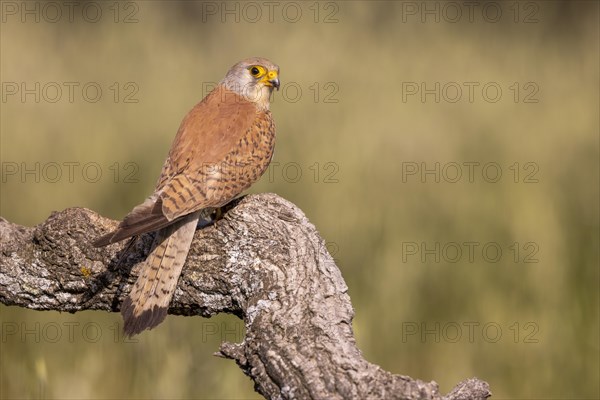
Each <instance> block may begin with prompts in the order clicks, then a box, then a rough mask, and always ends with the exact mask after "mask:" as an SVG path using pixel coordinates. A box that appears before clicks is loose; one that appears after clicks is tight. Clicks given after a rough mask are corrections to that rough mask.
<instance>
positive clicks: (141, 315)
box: [121, 212, 200, 336]
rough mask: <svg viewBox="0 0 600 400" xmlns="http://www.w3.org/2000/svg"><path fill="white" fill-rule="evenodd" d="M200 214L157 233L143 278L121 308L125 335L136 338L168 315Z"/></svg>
mask: <svg viewBox="0 0 600 400" xmlns="http://www.w3.org/2000/svg"><path fill="white" fill-rule="evenodd" d="M199 214H200V212H194V213H191V214H189V215H187V216H185V217H183V218H182V219H181V220H179V221H176V222H175V223H173V224H172V225H169V226H167V227H166V228H162V229H160V230H159V231H158V232H157V233H156V237H155V238H154V243H153V244H152V250H151V251H150V254H149V255H148V257H147V258H146V260H145V261H144V262H143V265H142V266H141V268H140V275H139V277H138V279H137V281H136V282H135V285H134V286H133V289H132V290H131V293H129V296H127V298H126V299H125V300H124V301H123V304H122V305H121V314H122V315H123V320H124V327H123V332H124V333H125V335H127V336H132V335H136V334H138V333H140V332H142V331H143V330H145V329H152V328H154V327H155V326H157V325H158V324H160V323H161V322H162V321H163V320H164V319H165V317H166V316H167V309H168V308H169V303H170V302H171V298H172V297H173V293H175V288H176V287H177V280H178V278H179V275H180V274H181V269H182V268H183V264H184V263H185V260H186V258H187V253H188V251H189V249H190V245H191V244H192V239H193V238H194V232H195V231H196V225H197V223H198V217H199Z"/></svg>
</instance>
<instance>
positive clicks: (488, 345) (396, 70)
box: [0, 1, 600, 399]
mask: <svg viewBox="0 0 600 400" xmlns="http://www.w3.org/2000/svg"><path fill="white" fill-rule="evenodd" d="M26 4H27V5H25V3H22V2H2V3H1V6H2V10H1V11H2V23H1V25H0V35H1V38H0V58H1V60H0V67H1V70H0V78H1V79H0V80H1V81H2V102H1V103H0V106H1V107H2V110H1V115H0V119H1V120H0V134H1V142H0V144H1V150H0V155H1V159H2V181H1V185H2V190H1V193H0V201H1V203H0V206H1V209H0V214H1V216H2V217H4V218H6V219H8V220H10V221H12V222H15V223H19V224H23V225H29V226H33V225H36V224H38V223H40V222H41V221H43V220H44V219H46V218H47V217H48V215H49V214H50V213H51V212H52V211H54V210H62V209H65V208H68V207H73V206H82V207H87V208H90V209H93V210H95V211H97V212H99V213H101V214H103V215H106V216H110V217H112V218H115V219H119V218H122V217H123V216H124V215H125V214H126V213H127V212H128V211H129V210H130V209H131V208H132V207H133V206H135V205H136V204H138V203H140V202H141V201H142V200H143V199H144V198H145V197H146V196H147V195H148V194H150V193H151V191H152V189H153V186H154V184H155V181H156V179H157V177H158V174H159V172H160V168H161V167H162V163H163V160H164V158H165V155H166V153H167V151H168V148H169V146H170V143H171V141H172V139H173V136H174V134H175V132H176V130H177V127H178V126H179V123H180V121H181V119H182V118H183V116H184V115H185V113H186V112H187V111H188V110H189V109H190V108H191V107H192V106H193V105H194V104H195V103H196V102H198V101H199V100H200V99H201V98H202V97H203V96H204V95H205V94H206V93H207V91H208V90H209V89H210V87H212V86H214V84H215V83H216V82H218V81H219V80H220V79H221V78H222V77H223V75H224V74H225V72H226V71H227V69H228V68H229V67H230V66H231V65H233V64H234V63H235V62H237V61H239V60H240V59H242V58H245V57H248V56H254V55H258V56H264V57H268V58H270V59H272V60H273V61H274V62H276V63H278V64H279V65H280V67H281V81H282V85H283V87H282V90H281V91H279V92H276V93H275V97H274V103H273V105H272V111H273V114H274V117H275V120H276V123H277V128H278V129H277V135H278V137H277V147H276V153H275V157H274V159H273V164H272V166H271V169H270V170H269V173H268V174H266V175H265V176H263V178H262V179H261V181H259V182H258V183H257V184H256V185H255V186H253V187H252V189H251V190H250V192H275V193H277V194H279V195H280V196H282V197H284V198H286V199H288V200H290V201H292V202H294V203H295V204H297V205H298V206H299V207H300V208H301V209H302V210H304V212H305V213H306V214H307V216H308V217H309V218H310V220H311V221H312V222H313V223H314V224H315V225H316V227H317V229H318V230H319V232H320V233H321V235H322V236H323V237H324V238H325V240H326V241H327V242H328V247H329V249H330V251H331V253H332V254H333V256H334V258H335V259H336V261H337V264H338V266H339V268H340V269H341V271H342V274H343V276H344V278H345V279H346V281H347V283H348V286H349V293H350V296H351V298H352V302H353V306H354V308H355V311H356V317H355V320H354V329H355V333H356V337H357V341H358V346H359V348H360V349H361V350H362V351H363V353H364V355H365V357H366V358H367V359H368V360H369V361H371V362H374V363H376V364H379V365H381V366H382V367H383V368H384V369H387V370H389V371H391V372H394V373H398V374H404V375H410V376H411V377H413V378H419V379H422V380H435V381H436V382H438V383H439V384H440V386H441V391H442V392H447V391H449V390H450V389H451V388H452V385H453V384H455V383H457V382H458V381H460V380H462V379H465V378H468V377H471V376H477V377H479V378H481V379H484V380H486V381H488V382H489V383H490V385H491V390H492V392H493V394H494V397H493V398H498V399H550V398H552V399H592V398H598V397H599V396H600V388H599V379H598V376H599V374H600V370H599V365H600V359H599V355H600V346H599V334H600V332H599V320H598V314H599V283H600V282H599V264H598V262H599V245H598V244H599V214H598V212H599V180H600V174H599V128H600V127H599V111H598V110H599V107H600V104H599V97H600V96H599V87H600V78H599V73H600V72H599V71H600V69H599V68H600V67H599V50H598V49H599V20H598V18H599V15H598V11H599V10H598V3H596V2H587V1H582V2H577V1H574V2H508V1H507V2H478V3H477V4H478V5H477V6H473V7H472V8H469V7H467V6H465V4H464V3H462V2H456V3H454V2H453V3H444V2H433V1H432V2H384V1H381V2H377V1H376V2H366V1H350V2H273V3H272V5H265V4H264V3H262V2H253V3H244V2H241V3H240V2H229V3H224V2H204V3H201V2H169V4H167V2H166V1H139V2H128V3H112V2H110V3H108V2H107V3H101V2H90V3H81V4H79V5H77V6H76V7H74V8H73V9H72V14H71V13H70V10H71V9H70V8H69V6H68V5H67V3H61V2H57V3H52V4H53V5H50V6H48V5H47V4H49V3H44V2H28V3H26ZM115 4H116V5H115ZM269 4H271V3H269ZM24 7H30V8H29V9H27V10H30V13H29V14H28V13H27V10H26V9H24ZM31 10H32V11H31ZM36 19H38V21H36ZM0 312H1V315H0V319H1V321H2V330H3V335H2V342H1V343H0V346H1V350H2V352H1V359H0V369H1V371H0V386H1V388H0V397H2V398H6V399H16V398H56V399H104V398H106V399H108V398H143V399H150V398H153V399H188V398H189V399H192V398H193V399H214V398H218V399H230V398H237V399H240V398H244V399H246V398H260V397H259V396H258V395H257V394H256V393H254V391H253V388H252V383H251V381H250V380H249V379H248V378H247V377H245V376H244V375H243V374H242V373H241V372H240V371H239V370H238V368H237V367H236V365H235V364H234V363H233V362H231V361H227V360H223V359H219V358H216V357H213V356H212V353H213V352H215V351H216V350H217V348H218V344H219V343H220V342H221V341H223V340H228V341H241V340H242V338H243V323H242V322H241V321H240V320H238V319H236V318H235V317H231V316H219V317H217V318H213V319H202V318H184V317H173V316H171V317H168V318H167V320H166V322H165V323H163V324H162V325H161V326H160V327H158V328H157V329H155V330H153V331H151V332H146V333H144V334H142V335H141V336H139V337H138V338H136V339H135V343H129V342H124V341H123V340H122V338H121V337H120V335H119V333H118V332H119V329H120V326H121V319H120V315H117V314H108V313H103V312H83V313H78V314H74V315H65V314H59V313H53V312H52V313H51V312H43V313H42V312H35V311H30V310H22V309H17V308H13V307H6V306H1V307H0ZM70 327H72V328H70ZM14 329H16V333H15V332H14ZM71 329H72V330H71ZM55 331H56V332H58V336H56V335H55V334H54V332H55ZM70 333H72V334H70Z"/></svg>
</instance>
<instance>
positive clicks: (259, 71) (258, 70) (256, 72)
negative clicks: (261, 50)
mask: <svg viewBox="0 0 600 400" xmlns="http://www.w3.org/2000/svg"><path fill="white" fill-rule="evenodd" d="M250 73H251V74H252V76H253V77H255V78H258V77H259V76H261V75H262V74H263V70H262V68H260V67H252V68H250Z"/></svg>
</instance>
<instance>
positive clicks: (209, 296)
mask: <svg viewBox="0 0 600 400" xmlns="http://www.w3.org/2000/svg"><path fill="white" fill-rule="evenodd" d="M116 224H117V222H116V221H112V220H109V219H106V218H103V217H101V216H99V215H98V214H96V213H94V212H93V211H90V210H87V209H82V208H71V209H67V210H65V211H62V212H58V213H54V214H52V215H51V216H50V217H49V218H48V219H47V220H46V221H45V222H44V223H42V224H40V225H38V226H37V227H34V228H25V227H21V226H18V225H14V224H12V223H10V222H8V221H6V220H4V219H0V250H1V253H0V266H1V271H0V301H1V302H2V303H4V304H6V305H16V306H21V307H27V308H31V309H35V310H59V311H69V312H77V311H81V310H89V309H92V310H106V311H118V310H119V305H120V304H121V301H122V300H123V297H124V295H125V294H126V293H127V292H128V291H129V290H130V288H131V286H132V284H133V283H134V282H135V279H136V278H137V274H138V272H139V271H138V267H139V264H137V265H136V263H138V262H139V261H141V260H143V259H144V257H145V255H146V254H147V252H148V250H149V247H150V244H151V239H152V234H150V235H144V236H142V237H141V238H140V240H138V242H137V243H136V244H135V245H134V246H133V248H132V249H130V251H128V252H126V253H123V248H124V245H122V244H118V245H112V246H108V247H106V248H100V249H97V248H94V247H93V246H92V245H91V239H93V238H95V237H98V236H99V235H100V234H102V233H105V232H106V231H108V230H109V229H113V228H115V226H116ZM121 256H123V260H122V262H121V263H119V262H118V261H119V259H120V258H121ZM131 266H133V268H132V267H131ZM220 312H227V313H233V314H235V315H237V316H239V317H240V318H242V319H243V320H244V323H245V325H246V337H245V339H244V341H243V342H242V343H223V344H222V345H221V348H220V353H219V354H220V355H222V356H225V357H228V358H231V359H234V360H235V361H236V362H237V364H238V365H239V366H240V368H241V369H242V370H243V371H244V373H245V374H247V375H248V376H250V377H251V378H252V379H253V380H254V382H255V388H256V390H257V391H258V392H259V393H261V394H262V395H263V396H265V397H266V398H271V399H279V398H284V399H292V398H294V399H368V398H377V399H384V398H385V399H448V400H450V399H486V398H487V397H489V396H490V391H489V387H488V385H487V383H485V382H483V381H480V380H478V379H469V380H466V381H463V382H461V383H460V384H459V385H457V386H456V388H455V389H454V390H452V392H450V393H449V394H448V395H446V396H444V397H442V396H441V395H439V393H438V386H437V384H436V383H435V382H422V381H419V380H414V379H411V378H409V377H407V376H401V375H394V374H391V373H389V372H386V371H384V370H382V369H381V368H380V367H378V366H376V365H374V364H371V363H369V362H367V361H366V360H365V359H364V358H363V357H362V355H361V353H360V351H359V350H358V348H357V347H356V343H355V340H354V334H353V331H352V317H353V314H354V311H353V309H352V305H351V304H350V297H349V296H348V294H347V287H346V284H345V282H344V280H343V278H342V276H341V273H340V270H339V269H338V268H337V266H336V265H335V263H334V261H333V259H332V257H331V256H330V255H329V253H328V252H327V250H326V249H325V245H324V241H323V240H322V239H321V237H320V236H319V234H318V233H317V231H316V229H315V227H314V226H313V225H312V224H311V223H310V222H309V221H308V220H307V218H306V216H305V215H304V214H303V213H302V211H300V210H299V209H298V208H297V207H296V206H294V205H293V204H291V203H290V202H288V201H286V200H284V199H282V198H280V197H278V196H276V195H273V194H262V195H253V196H248V197H246V198H244V199H243V200H242V201H241V202H240V203H239V204H237V205H236V206H235V207H234V208H232V209H231V210H230V211H228V212H227V213H226V214H225V216H224V218H223V219H221V220H219V221H217V223H216V224H214V225H211V226H209V227H206V228H204V229H200V230H198V231H197V232H196V235H195V238H194V242H193V243H192V247H191V250H190V253H189V255H188V259H187V262H186V266H185V267H184V269H183V273H182V275H181V278H180V280H179V284H178V288H177V291H176V293H175V296H174V298H173V301H172V303H171V307H170V309H169V313H171V314H180V315H198V314H200V315H203V316H207V317H208V316H212V315H215V314H217V313H220ZM147 334H148V333H147Z"/></svg>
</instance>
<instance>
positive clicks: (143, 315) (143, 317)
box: [121, 297, 167, 337]
mask: <svg viewBox="0 0 600 400" xmlns="http://www.w3.org/2000/svg"><path fill="white" fill-rule="evenodd" d="M135 311H136V310H135V306H134V305H133V303H132V302H131V299H130V298H129V297H127V298H126V299H125V300H124V301H123V304H122V305H121V315H123V321H124V324H123V333H124V334H125V336H127V337H131V336H133V335H137V334H139V333H141V332H143V331H145V330H146V329H148V330H149V329H152V328H154V327H156V326H157V325H158V324H160V323H161V322H163V321H164V319H165V318H166V317H167V307H159V306H157V305H156V304H155V305H153V307H152V308H150V309H145V310H142V311H141V312H139V311H138V312H137V313H136V312H135Z"/></svg>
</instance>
